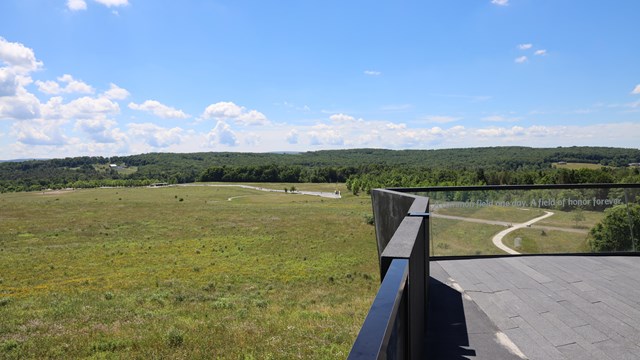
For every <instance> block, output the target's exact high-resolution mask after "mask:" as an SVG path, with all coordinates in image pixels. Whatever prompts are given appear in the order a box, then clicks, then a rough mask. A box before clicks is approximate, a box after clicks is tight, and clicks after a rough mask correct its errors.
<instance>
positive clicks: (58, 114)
mask: <svg viewBox="0 0 640 360" xmlns="http://www.w3.org/2000/svg"><path fill="white" fill-rule="evenodd" d="M62 101H63V99H62V97H60V96H54V97H52V98H50V99H49V101H47V103H46V104H40V112H41V116H42V118H43V119H49V120H60V119H64V117H65V116H64V105H63V103H62Z"/></svg>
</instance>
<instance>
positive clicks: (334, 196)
mask: <svg viewBox="0 0 640 360" xmlns="http://www.w3.org/2000/svg"><path fill="white" fill-rule="evenodd" d="M177 186H213V187H240V188H243V189H251V190H259V191H267V192H279V193H285V191H284V190H277V189H269V188H263V187H258V186H250V185H241V184H178V185H177ZM288 193H289V194H300V195H311V196H320V197H323V198H329V199H341V198H342V195H341V194H340V193H339V192H338V193H337V194H336V193H332V192H322V191H304V190H296V191H289V192H288ZM238 197H240V196H235V197H232V198H229V199H228V200H229V201H231V200H232V199H235V198H238Z"/></svg>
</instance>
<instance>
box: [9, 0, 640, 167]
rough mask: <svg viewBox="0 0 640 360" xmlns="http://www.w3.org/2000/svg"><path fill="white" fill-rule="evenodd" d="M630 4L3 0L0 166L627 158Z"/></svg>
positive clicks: (632, 96) (634, 89)
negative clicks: (306, 157)
mask: <svg viewBox="0 0 640 360" xmlns="http://www.w3.org/2000/svg"><path fill="white" fill-rule="evenodd" d="M638 14H640V2H638V1H636V0H623V1H617V2H615V3H612V2H606V1H591V0H580V1H578V0H562V1H559V0H459V1H394V2H371V1H238V0H235V1H230V0H229V1H216V0H184V1H151V0H3V1H2V2H0V159H14V158H32V157H36V158H43V157H44V158H50V157H65V156H80V155H103V156H110V155H124V154H137V153H145V152H158V151H160V152H195V151H250V152H265V151H309V150H320V149H342V148H362V147H376V148H391V149H408V148H412V149H434V148H457V147H478V146H505V145H523V146H534V147H555V146H573V145H591V146H620V147H632V148H638V147H639V144H640V141H639V140H638V139H639V138H640V65H639V64H640V41H638V38H637V37H638V30H639V26H640V23H639V22H638Z"/></svg>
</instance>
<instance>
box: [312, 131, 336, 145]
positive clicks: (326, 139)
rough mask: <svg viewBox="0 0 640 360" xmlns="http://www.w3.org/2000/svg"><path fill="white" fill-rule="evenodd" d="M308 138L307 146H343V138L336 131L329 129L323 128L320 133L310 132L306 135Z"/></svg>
mask: <svg viewBox="0 0 640 360" xmlns="http://www.w3.org/2000/svg"><path fill="white" fill-rule="evenodd" d="M307 135H308V136H309V145H312V146H318V145H333V146H342V145H344V138H343V137H342V135H341V134H340V132H339V131H338V130H335V129H331V128H323V129H322V130H320V131H310V132H308V133H307Z"/></svg>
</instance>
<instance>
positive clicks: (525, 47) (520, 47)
mask: <svg viewBox="0 0 640 360" xmlns="http://www.w3.org/2000/svg"><path fill="white" fill-rule="evenodd" d="M532 47H533V44H520V45H518V49H520V50H529V49H531V48H532Z"/></svg>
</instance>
